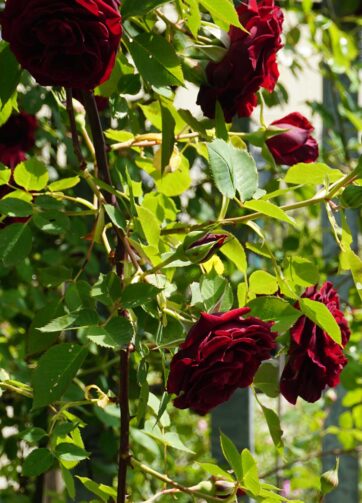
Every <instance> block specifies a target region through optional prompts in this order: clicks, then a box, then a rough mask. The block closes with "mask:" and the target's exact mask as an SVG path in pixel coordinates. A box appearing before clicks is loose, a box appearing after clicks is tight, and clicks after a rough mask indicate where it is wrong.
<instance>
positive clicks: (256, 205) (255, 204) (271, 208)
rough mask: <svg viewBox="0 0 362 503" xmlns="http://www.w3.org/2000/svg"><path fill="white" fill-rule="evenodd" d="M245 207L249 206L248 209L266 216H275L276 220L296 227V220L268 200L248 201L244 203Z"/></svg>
mask: <svg viewBox="0 0 362 503" xmlns="http://www.w3.org/2000/svg"><path fill="white" fill-rule="evenodd" d="M244 206H245V208H249V209H250V210H254V211H258V212H260V213H262V214H263V215H267V216H268V217H272V218H276V219H277V220H281V221H282V222H287V223H288V224H291V225H293V226H294V227H296V222H295V220H294V219H292V218H290V217H288V215H287V214H286V213H285V211H283V210H282V209H281V208H279V207H278V206H276V205H275V204H273V203H271V202H270V201H264V200H262V199H259V200H258V201H248V202H246V203H245V204H244Z"/></svg>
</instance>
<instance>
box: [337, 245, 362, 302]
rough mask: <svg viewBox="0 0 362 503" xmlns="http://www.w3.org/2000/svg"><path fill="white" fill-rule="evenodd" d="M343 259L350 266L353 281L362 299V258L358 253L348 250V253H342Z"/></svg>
mask: <svg viewBox="0 0 362 503" xmlns="http://www.w3.org/2000/svg"><path fill="white" fill-rule="evenodd" d="M341 259H343V261H344V262H345V263H346V264H347V265H348V267H349V269H350V270H351V273H352V277H353V281H354V283H355V285H356V289H357V292H358V294H359V296H360V297H361V299H362V281H361V278H362V260H361V258H360V257H359V256H358V255H356V253H355V252H354V251H353V250H351V249H347V250H346V251H343V252H342V255H341Z"/></svg>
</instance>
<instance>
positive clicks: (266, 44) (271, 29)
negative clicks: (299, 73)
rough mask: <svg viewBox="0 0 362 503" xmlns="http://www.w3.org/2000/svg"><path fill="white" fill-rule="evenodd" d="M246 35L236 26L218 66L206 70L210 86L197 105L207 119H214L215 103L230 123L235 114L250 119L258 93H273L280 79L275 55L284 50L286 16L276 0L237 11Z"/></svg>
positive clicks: (252, 3)
mask: <svg viewBox="0 0 362 503" xmlns="http://www.w3.org/2000/svg"><path fill="white" fill-rule="evenodd" d="M237 13H238V15H239V20H240V22H241V24H242V25H243V26H244V27H245V28H246V29H247V30H248V32H249V34H248V33H245V32H244V31H242V30H241V29H239V28H236V27H234V26H232V27H231V29H230V31H229V37H230V47H229V49H228V51H227V53H226V55H225V56H224V58H223V59H222V60H221V61H220V62H219V63H214V62H210V63H208V65H207V67H206V76H207V80H208V85H203V86H202V87H201V88H200V91H199V95H198V98H197V103H198V104H199V105H200V106H201V108H202V111H203V112H204V114H205V115H206V116H207V117H210V118H212V119H213V118H214V117H215V106H216V102H217V101H219V103H220V105H221V108H222V109H223V111H224V115H225V120H226V121H227V122H230V121H231V120H232V118H233V116H234V115H235V114H238V115H239V117H249V116H250V114H251V112H252V111H253V109H254V108H255V107H256V105H257V102H258V100H257V96H256V93H257V91H258V90H259V89H260V88H261V87H263V88H265V89H267V90H268V91H273V89H274V87H275V84H276V82H277V80H278V77H279V71H278V66H277V63H276V53H277V51H279V49H280V48H281V47H282V44H281V38H280V34H281V32H282V24H283V13H282V11H281V9H280V8H279V7H277V6H275V5H274V0H261V1H260V2H259V3H258V2H257V1H256V0H249V4H247V3H246V2H244V3H241V4H240V5H239V6H238V7H237Z"/></svg>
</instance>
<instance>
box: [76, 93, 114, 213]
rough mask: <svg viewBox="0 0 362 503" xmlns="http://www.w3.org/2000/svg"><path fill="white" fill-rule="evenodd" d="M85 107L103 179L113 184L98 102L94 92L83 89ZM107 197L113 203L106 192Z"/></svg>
mask: <svg viewBox="0 0 362 503" xmlns="http://www.w3.org/2000/svg"><path fill="white" fill-rule="evenodd" d="M83 100H84V107H85V110H86V112H87V115H88V120H89V125H90V128H91V131H92V137H93V145H94V149H95V155H96V160H97V166H98V169H99V171H100V173H101V177H102V178H103V180H104V181H105V182H106V183H108V185H111V186H112V178H111V173H110V171H109V165H108V159H107V147H106V142H105V139H104V135H103V130H102V125H101V121H100V118H99V114H98V109H97V104H96V101H95V99H94V95H93V93H92V92H86V91H83ZM104 197H105V199H106V200H107V202H109V203H110V204H113V198H111V197H110V196H109V194H108V193H107V194H105V196H104Z"/></svg>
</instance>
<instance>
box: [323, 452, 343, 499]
mask: <svg viewBox="0 0 362 503" xmlns="http://www.w3.org/2000/svg"><path fill="white" fill-rule="evenodd" d="M338 470H339V458H337V460H336V466H335V468H334V469H333V470H328V471H327V472H324V473H323V474H322V476H321V493H322V494H323V495H325V494H328V493H330V492H332V491H333V490H334V489H336V487H338V484H339V477H338Z"/></svg>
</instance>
